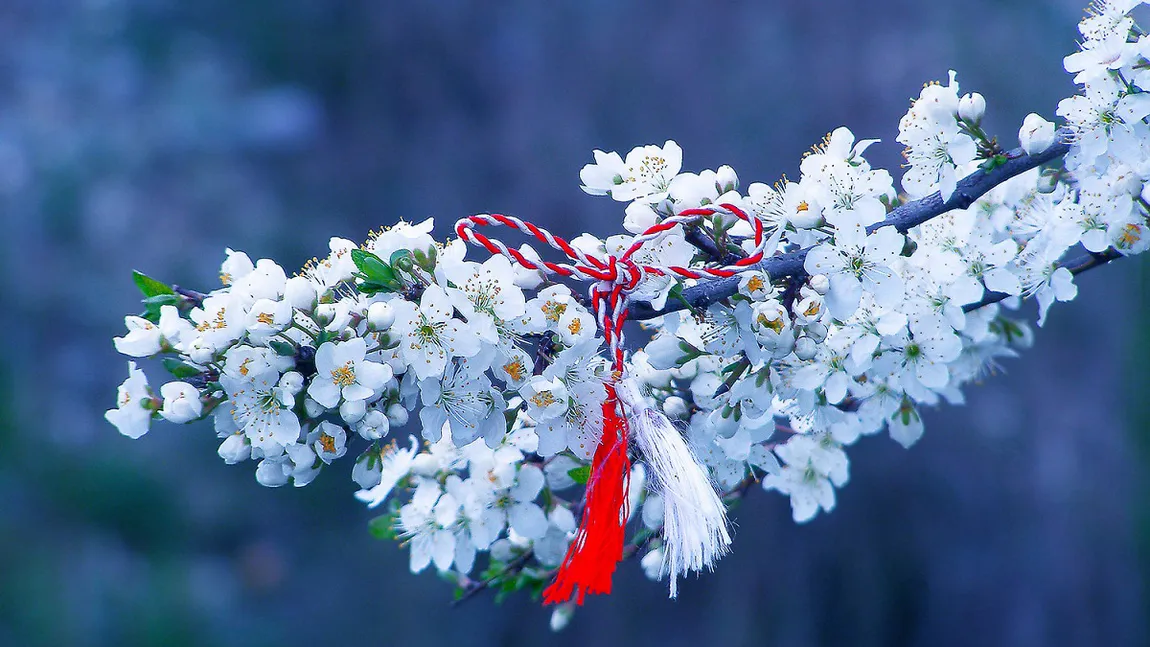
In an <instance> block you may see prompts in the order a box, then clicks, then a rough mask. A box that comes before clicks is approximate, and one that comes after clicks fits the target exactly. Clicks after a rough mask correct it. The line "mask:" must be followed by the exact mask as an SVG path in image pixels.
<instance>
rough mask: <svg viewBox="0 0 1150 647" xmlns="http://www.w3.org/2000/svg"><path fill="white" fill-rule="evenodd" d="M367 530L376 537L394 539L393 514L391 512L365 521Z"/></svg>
mask: <svg viewBox="0 0 1150 647" xmlns="http://www.w3.org/2000/svg"><path fill="white" fill-rule="evenodd" d="M367 530H368V532H370V533H371V536H372V537H375V538H376V539H395V538H396V537H397V536H398V535H396V532H395V516H394V515H391V514H383V515H380V516H378V517H376V518H374V519H372V520H371V521H369V522H367Z"/></svg>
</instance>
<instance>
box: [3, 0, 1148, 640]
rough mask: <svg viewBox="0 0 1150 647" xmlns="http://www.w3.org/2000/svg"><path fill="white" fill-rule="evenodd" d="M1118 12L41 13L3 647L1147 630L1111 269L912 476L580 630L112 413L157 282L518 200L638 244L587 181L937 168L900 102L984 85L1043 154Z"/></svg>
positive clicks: (1138, 347)
mask: <svg viewBox="0 0 1150 647" xmlns="http://www.w3.org/2000/svg"><path fill="white" fill-rule="evenodd" d="M1084 2H1085V0H1011V1H1002V0H969V1H967V2H961V3H942V2H938V3H935V2H930V3H925V2H913V1H911V0H872V1H870V2H852V1H850V0H822V1H820V2H817V3H816V2H810V3H803V2H794V1H792V0H763V1H759V2H738V1H733V0H725V1H715V2H706V3H702V2H696V3H691V2H682V1H678V2H670V1H666V0H664V1H662V2H653V1H652V2H621V1H618V0H582V1H581V2H553V3H542V2H535V1H531V0H508V1H505V2H499V3H491V2H477V1H471V2H466V1H464V0H440V1H434V2H430V1H429V2H371V1H368V0H363V1H361V2H343V1H340V2H337V1H334V0H249V1H247V2H232V1H230V0H198V1H197V2H180V1H179V0H4V1H3V2H2V3H0V219H2V221H3V229H2V232H3V233H2V234H0V331H3V335H4V344H3V349H4V352H3V353H0V645H4V646H9V645H10V646H20V647H22V646H25V645H28V646H39V645H123V646H131V645H161V644H162V645H225V646H227V645H256V646H258V645H276V646H284V645H317V644H324V645H327V644H331V645H336V644H345V643H351V642H353V641H354V642H355V643H356V644H367V645H401V644H402V645H421V646H435V645H465V644H467V645H506V646H517V645H540V644H545V643H546V644H556V645H576V644H579V645H586V644H597V645H614V644H655V645H665V646H667V647H671V646H678V645H699V644H718V645H780V646H791V645H794V646H801V645H852V646H868V645H931V646H937V645H968V644H977V645H1012V646H1020V647H1021V646H1030V645H1071V644H1072V645H1103V644H1106V645H1135V644H1143V643H1144V642H1145V640H1146V637H1147V628H1148V627H1147V613H1146V612H1147V598H1146V591H1145V588H1144V582H1145V581H1146V576H1147V574H1148V573H1150V515H1148V514H1147V511H1148V508H1147V496H1148V495H1150V490H1148V489H1147V482H1148V481H1147V478H1146V477H1145V474H1146V473H1147V471H1148V469H1150V468H1148V467H1147V466H1146V465H1147V462H1148V459H1150V423H1147V422H1146V420H1147V419H1148V415H1150V404H1148V399H1147V398H1146V397H1145V395H1144V394H1145V393H1146V389H1147V386H1148V385H1147V381H1146V378H1145V374H1146V369H1145V368H1144V367H1145V366H1146V365H1147V362H1148V361H1150V334H1148V333H1147V332H1146V328H1145V326H1144V325H1143V324H1142V322H1144V321H1146V318H1147V316H1150V312H1148V311H1147V304H1146V299H1145V298H1144V297H1143V295H1144V294H1145V281H1146V277H1147V275H1148V272H1147V271H1146V269H1145V268H1146V262H1144V261H1133V262H1122V263H1117V264H1115V265H1114V266H1112V267H1107V268H1104V269H1101V270H1098V271H1095V272H1091V273H1089V274H1087V275H1084V276H1083V277H1082V278H1081V279H1080V280H1079V283H1080V285H1081V292H1080V297H1079V299H1078V300H1077V301H1075V302H1074V303H1072V304H1068V305H1062V306H1060V307H1058V308H1056V309H1055V310H1054V311H1053V314H1052V317H1051V319H1050V321H1049V323H1048V325H1047V327H1046V329H1045V330H1043V331H1041V333H1040V334H1039V335H1038V337H1037V344H1036V347H1035V348H1034V349H1033V351H1031V352H1029V353H1028V354H1026V355H1025V356H1024V357H1023V358H1021V359H1018V360H1013V361H1010V362H1008V363H1007V370H1008V374H1005V375H999V376H996V377H994V378H993V379H991V380H988V381H987V382H986V384H984V385H981V386H978V387H975V388H972V389H970V390H969V392H968V398H969V406H966V407H944V408H940V409H938V410H934V411H931V412H929V413H928V414H927V429H928V432H927V434H926V436H925V438H924V439H923V440H922V441H921V442H920V443H919V444H918V445H917V446H916V447H914V448H913V449H912V450H911V451H910V452H909V453H908V452H906V451H904V450H903V449H902V448H901V447H899V446H898V445H896V444H895V443H893V442H891V441H890V440H889V439H886V438H874V439H867V440H864V441H862V442H861V443H860V444H859V445H858V446H857V447H855V448H854V449H853V450H852V452H851V457H852V458H853V464H852V479H851V484H850V485H849V486H848V487H847V488H846V489H845V490H843V491H841V492H840V497H839V507H838V509H837V510H836V511H835V512H834V514H831V515H827V516H821V517H819V518H818V519H816V520H815V521H814V522H812V523H810V524H807V525H804V526H795V525H794V524H793V523H792V522H791V520H790V513H789V509H788V506H787V501H786V499H784V498H782V497H779V496H778V495H774V494H771V495H768V494H765V493H762V492H756V493H753V495H752V496H751V497H749V500H748V501H747V502H746V503H745V504H744V505H743V506H742V507H741V508H740V509H739V510H738V511H737V512H736V516H735V519H736V523H737V536H736V540H735V546H734V549H735V550H734V553H733V554H732V555H731V556H729V557H727V558H726V559H724V560H723V561H722V562H721V563H720V564H719V566H718V569H717V571H716V572H715V573H714V574H713V575H708V576H706V577H703V578H700V579H699V580H698V581H689V582H687V583H685V585H683V586H682V587H681V593H680V597H679V599H678V601H676V602H670V601H668V600H666V599H665V595H666V589H665V586H663V585H660V584H655V583H650V582H647V581H646V580H644V579H643V577H642V575H641V573H640V572H639V569H638V565H637V564H635V563H629V564H625V565H624V566H623V567H622V569H621V574H620V575H619V576H618V577H617V589H616V592H615V594H614V595H612V596H610V597H609V598H597V599H593V600H590V601H589V602H588V604H587V606H586V608H584V609H582V610H580V611H579V613H578V614H576V616H575V618H574V620H573V622H572V624H571V626H570V627H568V629H567V630H566V631H565V632H564V633H562V634H559V635H558V636H555V637H551V636H549V634H548V630H547V622H548V617H549V612H548V611H546V610H543V609H540V608H539V607H538V606H537V605H536V604H534V603H532V602H531V601H530V600H528V599H526V598H514V599H512V600H509V601H507V602H505V603H504V604H502V605H499V606H496V605H495V604H493V602H492V600H491V599H490V597H480V598H477V599H473V600H471V601H469V602H468V603H466V604H465V605H463V606H462V607H460V608H450V607H449V601H450V599H451V587H450V585H448V584H447V583H445V582H443V581H440V580H438V579H437V578H436V577H435V576H434V575H430V574H426V573H425V574H423V575H419V576H413V575H411V574H410V573H409V572H408V570H407V553H406V552H405V551H402V550H400V549H399V548H398V547H397V546H396V545H395V544H394V543H391V542H377V541H374V540H372V539H371V538H370V537H369V535H368V532H367V528H366V523H367V521H368V520H369V519H370V518H371V517H372V516H373V515H372V514H371V513H369V512H368V511H367V510H366V509H364V508H363V507H362V506H360V505H359V504H358V503H357V502H355V501H354V500H353V498H352V496H351V495H352V492H353V491H354V489H355V486H354V484H353V483H352V481H351V479H350V462H349V463H347V464H345V465H344V467H342V468H340V469H336V470H329V471H327V472H326V473H325V474H323V475H322V476H321V477H320V479H319V480H318V481H317V482H316V483H314V484H313V485H311V486H309V487H307V488H304V489H302V490H294V491H293V490H290V489H280V490H268V489H265V488H262V487H260V486H259V485H257V484H256V482H255V480H254V478H253V475H252V470H251V469H248V467H249V466H244V467H229V466H226V465H224V464H223V462H222V461H221V460H219V458H218V457H216V455H215V448H216V445H217V441H216V440H215V438H214V435H213V432H212V430H211V428H210V425H197V426H191V427H178V426H173V425H167V424H157V425H155V426H154V427H153V430H152V432H151V433H149V434H148V435H147V436H146V437H144V438H143V439H141V440H139V441H136V442H132V441H129V440H128V439H127V438H124V437H122V436H120V435H119V434H117V433H116V430H115V429H114V428H113V427H112V426H110V425H108V424H107V423H105V422H104V420H103V418H102V414H103V411H104V410H105V409H106V408H108V407H109V406H111V405H112V404H113V401H114V398H115V391H116V386H117V385H118V384H119V383H120V382H121V381H122V380H123V378H124V376H125V374H126V373H125V368H126V362H125V360H124V359H123V358H121V357H119V356H117V355H116V354H115V353H114V350H113V347H112V342H111V338H112V337H113V336H114V335H119V334H122V330H123V328H122V325H123V324H122V317H123V315H124V314H125V313H129V312H134V311H135V310H136V308H137V294H136V291H135V288H134V286H133V285H132V283H131V278H130V271H131V270H132V269H133V268H137V269H140V270H142V271H145V272H147V273H149V274H152V275H154V276H156V277H159V278H161V279H164V280H167V281H169V282H176V283H179V284H181V285H186V286H189V287H199V286H204V287H212V286H214V285H216V280H217V279H216V275H217V272H218V264H219V262H220V260H222V258H223V251H224V248H225V247H228V246H230V247H233V248H236V249H242V250H244V251H246V252H248V253H249V254H250V255H251V256H252V257H253V258H258V257H272V258H275V259H277V260H278V261H280V262H281V263H282V264H283V265H284V266H285V267H288V268H293V267H298V266H300V265H301V264H302V263H303V262H304V261H305V260H306V259H308V258H310V257H311V256H313V255H315V254H317V253H321V254H322V253H325V252H326V241H327V238H328V237H329V236H332V235H339V236H344V237H348V238H353V239H362V238H363V237H364V236H365V234H366V233H367V231H368V230H369V229H370V228H372V227H376V226H379V225H386V224H390V223H393V222H395V221H396V220H397V219H399V218H405V219H408V220H421V219H423V218H425V217H427V216H435V217H436V218H437V219H438V223H439V228H438V231H439V232H441V234H440V235H442V232H444V231H447V225H449V224H450V223H452V222H454V220H455V219H456V218H458V217H460V216H462V215H467V214H471V213H476V212H482V211H502V212H506V213H513V214H517V215H521V216H525V217H530V218H531V219H532V220H534V221H535V222H537V223H539V224H541V225H544V226H547V227H551V228H553V230H554V231H556V232H557V233H559V234H562V235H575V234H577V233H579V232H581V231H585V230H587V231H592V232H594V233H596V234H599V235H607V234H610V233H613V232H616V231H618V230H620V225H619V223H620V221H621V217H622V212H621V209H620V208H619V206H618V205H617V204H615V203H612V202H611V201H610V200H605V199H595V198H591V197H589V196H586V195H584V194H582V193H581V192H580V190H579V188H578V184H579V182H578V172H579V169H580V168H581V167H582V165H583V164H585V163H587V162H589V161H590V160H591V150H592V149H593V148H600V149H605V150H618V151H621V152H622V153H624V154H625V153H626V152H627V151H628V150H630V148H631V147H632V146H635V145H640V144H646V143H662V142H663V141H664V140H665V139H668V138H674V139H676V140H677V141H678V142H679V143H680V144H681V145H682V146H683V148H684V150H685V168H686V169H687V170H696V171H697V170H701V169H704V168H715V167H717V166H718V165H720V164H731V165H733V166H734V167H735V169H736V170H737V171H738V172H739V173H740V176H741V179H742V181H743V185H744V186H746V185H747V184H749V183H750V182H753V181H765V182H773V181H775V180H776V179H777V178H778V177H779V176H781V175H782V174H784V173H786V174H789V175H791V176H792V177H794V176H797V174H798V164H799V160H800V157H801V155H802V153H803V152H804V151H805V150H806V149H807V148H808V147H809V146H810V145H811V144H813V143H815V142H816V141H818V140H819V139H821V138H822V136H823V135H824V134H825V133H827V132H829V131H830V130H832V129H833V128H835V127H836V126H838V125H842V124H845V125H848V126H850V127H851V128H852V129H853V130H854V132H855V133H856V134H858V135H859V136H860V137H879V138H882V139H883V140H884V142H885V143H884V144H882V145H880V146H876V147H874V148H872V149H871V150H870V151H869V152H868V157H870V158H871V159H872V161H873V162H874V163H875V164H876V165H882V166H886V167H888V168H892V169H895V172H896V174H897V166H898V164H899V162H900V161H901V160H900V150H899V147H898V145H897V144H895V143H894V137H895V135H896V133H897V122H898V119H899V117H900V116H901V115H902V114H903V112H904V111H905V109H906V107H907V105H908V101H909V99H910V98H911V97H912V96H916V95H917V94H918V91H919V89H920V88H921V86H922V83H923V82H925V81H928V80H932V79H945V77H946V74H947V70H948V69H950V68H951V67H953V68H954V69H956V70H958V71H959V80H960V82H961V84H962V86H963V89H964V90H966V91H974V90H977V91H981V92H982V93H983V94H984V95H985V96H986V97H987V99H988V102H989V105H990V108H989V111H988V117H987V123H988V124H989V131H990V132H992V133H998V134H999V135H1000V138H1001V140H1002V141H1003V143H1004V144H1006V145H1008V146H1013V145H1016V133H1017V128H1018V124H1020V123H1021V120H1022V118H1023V116H1024V115H1025V114H1026V113H1028V112H1031V111H1035V112H1039V113H1041V114H1043V115H1045V116H1047V117H1053V113H1054V108H1055V105H1056V103H1057V101H1058V99H1059V98H1061V97H1064V96H1067V95H1068V94H1070V93H1071V92H1072V91H1073V90H1072V86H1071V83H1070V80H1069V78H1068V76H1067V75H1066V74H1065V73H1064V72H1063V71H1062V69H1061V59H1062V56H1064V55H1065V54H1067V53H1069V52H1070V51H1071V50H1072V49H1073V48H1074V46H1075V45H1074V44H1075V39H1076V36H1077V33H1076V31H1075V25H1076V23H1077V21H1078V19H1079V18H1080V17H1081V15H1082V9H1083V6H1082V5H1083V3H1084ZM153 375H158V373H155V372H153Z"/></svg>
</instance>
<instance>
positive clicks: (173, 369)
mask: <svg viewBox="0 0 1150 647" xmlns="http://www.w3.org/2000/svg"><path fill="white" fill-rule="evenodd" d="M163 365H164V368H165V369H166V370H167V371H168V372H169V373H171V374H172V377H174V378H176V379H178V380H182V379H185V378H189V377H195V376H196V375H199V374H200V373H201V372H202V371H200V369H198V368H196V367H195V366H192V365H190V364H185V363H183V362H181V361H180V360H178V359H172V358H171V357H165V358H164V361H163Z"/></svg>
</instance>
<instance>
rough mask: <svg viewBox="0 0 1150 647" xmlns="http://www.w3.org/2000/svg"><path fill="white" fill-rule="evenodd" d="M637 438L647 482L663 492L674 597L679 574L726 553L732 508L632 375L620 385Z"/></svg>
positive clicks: (666, 557)
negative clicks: (728, 524)
mask: <svg viewBox="0 0 1150 647" xmlns="http://www.w3.org/2000/svg"><path fill="white" fill-rule="evenodd" d="M616 390H617V393H618V395H619V401H620V402H621V403H622V404H623V407H624V411H625V412H626V413H627V423H628V425H629V428H630V430H631V433H632V436H633V438H634V439H635V444H636V445H637V446H638V447H639V451H640V452H641V453H642V454H643V458H644V462H645V463H646V464H647V468H648V472H649V473H648V476H647V487H648V488H649V489H651V490H652V491H654V492H657V493H658V494H660V495H661V496H662V497H663V541H664V548H663V565H662V571H661V572H662V574H669V575H670V580H671V582H670V588H671V597H672V598H673V597H675V596H676V595H677V593H678V578H679V576H680V575H683V576H685V575H687V574H688V573H690V572H691V571H701V570H703V568H706V569H707V570H711V569H712V568H714V564H715V562H716V561H717V560H718V559H719V558H720V557H722V556H723V555H725V554H726V553H727V550H728V549H729V548H730V545H731V535H730V532H729V531H728V530H727V511H726V506H724V505H723V501H722V499H720V498H719V495H718V493H717V492H716V491H715V486H714V484H713V483H712V482H711V479H710V477H709V476H708V474H707V468H706V467H704V466H703V465H701V464H700V463H699V460H698V459H697V458H696V457H695V454H694V452H692V451H691V448H690V447H689V446H688V445H687V443H686V441H684V440H683V437H682V435H680V434H679V431H678V430H677V429H675V427H674V425H672V424H671V421H670V420H668V419H667V417H666V416H664V415H663V414H662V413H661V412H659V411H658V410H657V409H654V408H652V407H651V406H650V405H648V404H647V400H646V398H645V397H644V395H643V392H642V389H641V387H640V385H639V383H638V382H637V381H636V380H634V379H633V378H629V379H625V380H623V381H621V382H620V383H619V384H618V386H617V387H616Z"/></svg>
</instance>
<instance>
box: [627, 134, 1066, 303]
mask: <svg viewBox="0 0 1150 647" xmlns="http://www.w3.org/2000/svg"><path fill="white" fill-rule="evenodd" d="M1069 137H1070V133H1069V131H1067V130H1061V131H1059V133H1058V137H1057V139H1056V141H1055V143H1054V144H1053V145H1051V146H1050V148H1047V149H1046V150H1044V151H1042V152H1041V153H1036V154H1034V155H1028V154H1027V153H1026V152H1025V151H1023V150H1022V149H1021V148H1016V149H1014V150H1012V151H1010V152H1008V153H1005V154H1004V155H1003V157H1004V158H1005V161H1004V162H1003V163H1002V164H999V165H998V166H995V167H994V168H992V169H990V170H981V169H980V170H978V171H975V172H974V173H971V174H970V175H968V176H966V177H964V178H962V179H961V180H959V182H958V186H957V187H956V188H955V190H954V194H953V195H951V196H950V199H949V200H946V201H945V202H944V201H943V199H942V195H941V194H939V193H937V192H935V193H934V194H932V195H929V196H927V197H925V198H923V199H921V200H915V201H914V202H908V203H906V204H904V205H902V206H900V207H898V208H897V209H895V210H893V211H891V212H890V213H889V214H887V217H886V219H884V220H883V221H882V222H880V223H877V224H874V225H871V226H870V227H868V228H867V232H868V233H869V232H873V231H875V230H877V229H879V228H880V227H887V226H893V227H894V228H895V229H897V230H899V231H900V232H902V233H906V232H907V231H908V230H909V229H911V228H912V227H916V226H918V225H921V224H922V223H924V222H926V221H927V220H930V219H931V218H936V217H938V216H941V215H942V214H944V213H948V212H950V211H953V210H955V209H966V208H968V207H970V205H972V204H974V202H975V201H976V200H978V199H979V198H981V197H982V196H983V195H986V193H987V192H989V191H990V190H991V189H993V188H994V187H996V186H998V185H999V184H1002V183H1003V182H1005V181H1007V180H1009V179H1010V178H1013V177H1015V176H1018V175H1021V174H1023V173H1025V172H1027V171H1029V170H1031V169H1033V168H1037V167H1039V166H1041V165H1043V164H1045V163H1047V162H1050V161H1052V160H1055V159H1058V158H1060V157H1063V156H1065V155H1066V154H1067V153H1068V152H1069V151H1070V144H1069V143H1068V141H1069ZM809 250H810V248H807V249H801V250H798V251H795V252H790V253H788V254H780V255H778V256H772V257H770V258H767V259H764V260H763V262H761V263H759V264H758V265H757V266H756V267H757V268H758V269H760V270H762V271H763V272H766V273H767V275H768V276H770V277H771V279H772V280H778V279H781V278H783V277H785V276H798V275H801V274H805V272H806V270H804V269H803V263H804V262H805V261H806V258H807V252H808V251H809ZM738 291H739V279H738V278H729V279H717V280H713V281H704V282H702V283H699V284H698V285H696V286H694V287H690V288H687V289H686V290H683V301H685V302H686V303H689V304H691V307H693V308H697V309H705V308H706V307H707V306H709V305H711V304H712V303H716V302H718V301H721V300H723V299H726V298H728V297H731V296H733V295H734V294H735V293H737V292H738ZM685 307H686V305H685V304H684V303H683V302H680V301H668V302H667V304H666V306H664V307H663V308H660V309H655V308H652V307H651V305H650V304H648V303H644V302H641V301H636V302H634V303H632V304H631V305H630V308H629V310H628V313H627V317H628V318H629V319H637V320H644V319H654V318H655V317H661V316H663V315H665V314H667V313H669V312H675V311H677V310H682V309H684V308H685Z"/></svg>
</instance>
